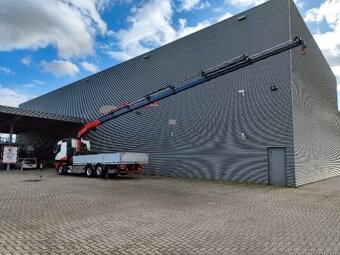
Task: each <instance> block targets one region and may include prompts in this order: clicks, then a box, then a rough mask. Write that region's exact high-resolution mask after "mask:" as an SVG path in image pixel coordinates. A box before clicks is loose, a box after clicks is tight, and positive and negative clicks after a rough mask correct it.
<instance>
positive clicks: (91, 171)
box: [85, 165, 93, 177]
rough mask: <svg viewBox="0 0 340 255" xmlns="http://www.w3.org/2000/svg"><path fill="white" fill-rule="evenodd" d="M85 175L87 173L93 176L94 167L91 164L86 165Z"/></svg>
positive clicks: (88, 175)
mask: <svg viewBox="0 0 340 255" xmlns="http://www.w3.org/2000/svg"><path fill="white" fill-rule="evenodd" d="M85 175H86V176H87V177H92V176H93V168H92V166H91V165H87V166H86V167H85Z"/></svg>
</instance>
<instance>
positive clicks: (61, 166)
mask: <svg viewBox="0 0 340 255" xmlns="http://www.w3.org/2000/svg"><path fill="white" fill-rule="evenodd" d="M57 172H58V174H59V175H64V174H65V168H64V166H63V165H59V166H58V168H57Z"/></svg>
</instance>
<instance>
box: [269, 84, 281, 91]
mask: <svg viewBox="0 0 340 255" xmlns="http://www.w3.org/2000/svg"><path fill="white" fill-rule="evenodd" d="M278 89H279V88H278V87H277V86H275V85H272V86H270V90H278Z"/></svg>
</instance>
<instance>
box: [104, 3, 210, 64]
mask: <svg viewBox="0 0 340 255" xmlns="http://www.w3.org/2000/svg"><path fill="white" fill-rule="evenodd" d="M172 18H173V9H172V1H171V0H151V1H149V2H147V3H146V4H144V5H142V6H140V7H139V8H134V9H133V12H132V15H131V16H130V17H129V18H128V22H129V23H130V27H129V28H128V29H125V30H120V31H119V32H117V33H115V36H116V38H117V40H118V45H119V49H118V50H115V51H108V52H107V53H108V54H109V55H110V56H111V57H112V58H115V59H118V60H121V61H125V60H128V59H130V58H133V57H135V56H137V55H141V54H143V53H145V52H147V51H150V50H152V49H154V48H156V47H159V46H162V45H164V44H166V43H169V42H172V41H174V40H176V39H178V38H180V37H183V36H186V35H188V34H191V33H193V32H196V31H198V30H200V29H203V28H205V27H207V26H209V25H211V24H212V21H210V20H206V21H202V22H199V23H198V24H197V25H195V26H187V21H186V20H185V19H179V20H178V22H179V28H178V29H175V28H174V26H173V24H172ZM214 21H216V20H214Z"/></svg>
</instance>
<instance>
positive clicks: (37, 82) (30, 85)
mask: <svg viewBox="0 0 340 255" xmlns="http://www.w3.org/2000/svg"><path fill="white" fill-rule="evenodd" d="M45 83H46V82H45V81H41V80H36V79H33V80H32V82H31V83H26V84H24V85H22V86H21V87H22V88H35V87H38V86H41V85H44V84H45Z"/></svg>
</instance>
